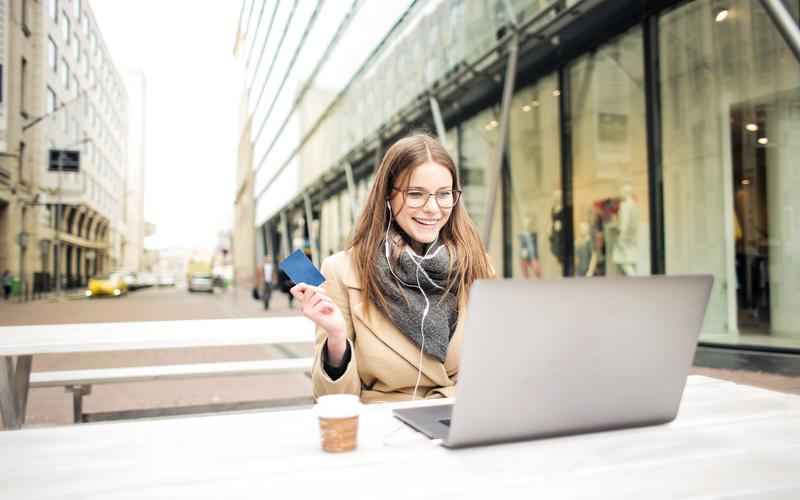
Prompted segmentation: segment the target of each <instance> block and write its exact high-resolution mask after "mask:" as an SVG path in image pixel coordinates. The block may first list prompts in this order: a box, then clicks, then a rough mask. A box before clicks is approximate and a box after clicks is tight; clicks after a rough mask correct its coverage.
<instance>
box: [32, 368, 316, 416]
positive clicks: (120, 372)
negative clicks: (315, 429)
mask: <svg viewBox="0 0 800 500" xmlns="http://www.w3.org/2000/svg"><path fill="white" fill-rule="evenodd" d="M312 362H313V358H294V359H271V360H265V361H237V362H225V363H194V364H185V365H162V366H137V367H129V368H101V369H91V370H65V371H52V372H33V373H31V376H30V387H31V388H40V387H64V389H65V391H66V392H71V393H72V415H73V421H74V422H75V423H80V422H89V421H97V420H112V419H117V418H135V417H138V416H142V417H154V416H166V415H178V414H189V413H205V412H208V411H225V410H237V409H251V408H271V407H278V406H280V407H285V406H303V405H304V404H310V403H311V398H310V397H305V398H293V399H278V400H269V401H251V402H247V403H228V404H217V405H200V406H183V407H166V408H149V409H142V410H128V411H122V412H105V413H102V414H101V413H96V414H85V413H83V397H84V396H88V395H89V394H91V393H92V386H93V385H98V384H117V383H125V382H144V381H153V380H180V379H192V378H204V377H231V376H242V375H245V376H246V375H272V374H278V373H306V374H307V375H309V376H310V374H309V372H310V370H311V364H312Z"/></svg>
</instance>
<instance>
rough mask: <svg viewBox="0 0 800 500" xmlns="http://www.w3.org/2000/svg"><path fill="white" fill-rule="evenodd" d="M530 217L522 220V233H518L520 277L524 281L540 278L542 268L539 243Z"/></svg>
mask: <svg viewBox="0 0 800 500" xmlns="http://www.w3.org/2000/svg"><path fill="white" fill-rule="evenodd" d="M533 229H534V225H533V224H532V222H531V217H530V216H529V215H526V216H525V218H524V219H523V227H522V232H520V233H519V254H520V266H521V268H522V276H524V277H525V278H526V279H531V278H541V277H542V266H541V264H539V242H538V235H537V233H536V231H534V230H533Z"/></svg>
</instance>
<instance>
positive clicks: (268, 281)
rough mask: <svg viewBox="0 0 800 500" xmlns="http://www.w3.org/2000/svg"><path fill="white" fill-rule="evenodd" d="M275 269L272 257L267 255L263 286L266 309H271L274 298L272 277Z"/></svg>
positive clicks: (262, 296) (262, 293)
mask: <svg viewBox="0 0 800 500" xmlns="http://www.w3.org/2000/svg"><path fill="white" fill-rule="evenodd" d="M274 269H275V266H274V265H273V264H272V257H271V256H269V255H267V256H266V257H264V265H263V267H262V271H263V273H264V285H263V286H262V291H261V300H262V301H263V302H264V309H269V300H270V298H272V275H273V272H274ZM290 296H291V295H290Z"/></svg>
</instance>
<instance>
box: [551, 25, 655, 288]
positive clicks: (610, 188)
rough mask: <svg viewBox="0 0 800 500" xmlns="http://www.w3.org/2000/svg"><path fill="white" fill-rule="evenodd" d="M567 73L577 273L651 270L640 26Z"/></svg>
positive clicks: (617, 273) (627, 273)
mask: <svg viewBox="0 0 800 500" xmlns="http://www.w3.org/2000/svg"><path fill="white" fill-rule="evenodd" d="M569 78H570V82H571V83H570V84H571V92H570V108H571V111H572V127H573V128H572V149H573V173H574V178H573V187H574V212H573V214H574V220H573V227H574V228H575V273H576V275H578V276H636V275H643V274H644V275H646V274H649V273H650V242H649V227H648V226H649V225H648V222H647V221H648V217H649V216H648V191H647V147H646V137H645V130H646V127H645V95H644V63H643V54H642V32H641V29H639V28H635V29H632V30H630V31H628V32H627V33H626V34H624V35H623V36H621V37H619V38H617V39H615V40H613V41H611V42H610V43H608V44H606V45H605V46H603V47H602V48H601V49H599V50H597V51H595V52H593V53H591V54H588V55H586V56H584V57H581V58H580V59H578V60H577V61H576V62H575V63H574V64H572V65H571V66H570V69H569ZM556 222H558V221H556Z"/></svg>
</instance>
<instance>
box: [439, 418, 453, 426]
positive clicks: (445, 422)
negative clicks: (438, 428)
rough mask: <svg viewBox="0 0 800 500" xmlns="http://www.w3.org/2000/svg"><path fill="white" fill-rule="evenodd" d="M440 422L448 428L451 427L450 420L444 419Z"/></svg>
mask: <svg viewBox="0 0 800 500" xmlns="http://www.w3.org/2000/svg"><path fill="white" fill-rule="evenodd" d="M439 422H441V423H443V424H444V425H446V426H447V427H450V419H449V418H443V419H441V420H439Z"/></svg>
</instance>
